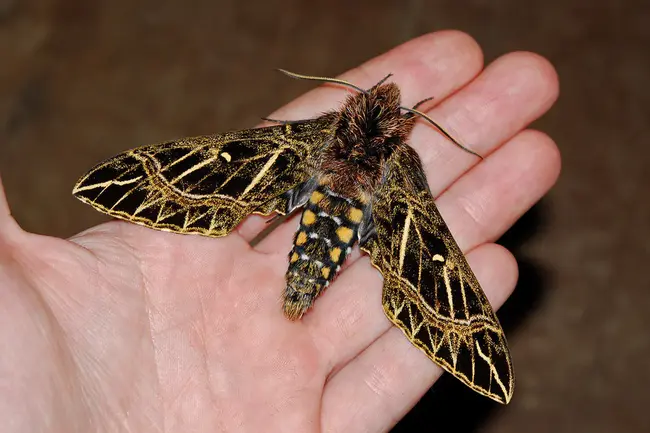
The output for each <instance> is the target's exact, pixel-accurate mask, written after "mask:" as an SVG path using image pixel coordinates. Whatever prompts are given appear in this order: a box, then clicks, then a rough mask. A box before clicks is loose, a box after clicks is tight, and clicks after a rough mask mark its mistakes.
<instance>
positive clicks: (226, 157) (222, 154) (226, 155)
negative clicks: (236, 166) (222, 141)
mask: <svg viewBox="0 0 650 433" xmlns="http://www.w3.org/2000/svg"><path fill="white" fill-rule="evenodd" d="M221 157H222V158H223V159H225V160H226V161H228V162H230V161H232V156H230V154H229V153H228V152H221Z"/></svg>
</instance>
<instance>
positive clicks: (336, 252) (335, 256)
mask: <svg viewBox="0 0 650 433" xmlns="http://www.w3.org/2000/svg"><path fill="white" fill-rule="evenodd" d="M340 257H341V249H340V248H332V249H331V250H330V259H332V261H333V262H334V263H338V262H339V258H340Z"/></svg>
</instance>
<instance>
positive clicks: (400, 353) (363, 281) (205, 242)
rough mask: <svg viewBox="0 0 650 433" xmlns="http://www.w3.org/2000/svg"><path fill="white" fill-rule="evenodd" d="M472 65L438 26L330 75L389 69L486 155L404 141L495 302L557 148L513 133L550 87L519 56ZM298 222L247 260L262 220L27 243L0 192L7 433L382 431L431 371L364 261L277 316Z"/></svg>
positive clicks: (2, 398)
mask: <svg viewBox="0 0 650 433" xmlns="http://www.w3.org/2000/svg"><path fill="white" fill-rule="evenodd" d="M481 70H482V56H481V52H480V49H479V48H478V46H477V44H476V42H474V41H473V40H472V39H471V38H470V37H469V36H467V35H465V34H462V33H459V32H453V31H446V32H439V33H434V34H430V35H425V36H422V37H420V38H417V39H414V40H412V41H410V42H407V43H405V44H403V45H401V46H399V47H397V48H395V49H393V50H391V51H390V52H388V53H386V54H384V55H382V56H380V57H378V58H375V59H373V60H371V61H369V62H368V63H366V64H364V65H363V66H361V67H359V68H357V69H355V70H353V71H350V72H348V73H346V74H344V75H343V76H342V78H344V79H346V80H349V81H351V82H353V83H355V84H356V85H359V86H361V87H364V88H368V87H370V86H372V85H373V84H375V83H376V82H377V81H379V79H381V78H382V77H383V76H384V75H385V74H386V73H388V72H392V73H394V77H393V78H394V82H396V83H397V84H398V85H399V86H400V88H401V91H402V97H403V103H404V105H407V106H409V105H412V104H413V103H415V102H416V101H417V100H419V99H422V98H423V97H426V96H430V95H434V96H435V97H436V99H435V101H434V102H432V103H429V104H427V105H426V106H424V107H422V108H423V109H424V110H425V111H426V112H427V114H428V115H429V116H431V117H432V118H433V119H434V120H436V121H437V122H439V123H440V124H441V125H444V126H445V127H446V129H447V130H448V131H450V132H451V133H452V134H454V136H455V137H456V138H458V139H459V140H460V141H461V142H463V143H467V144H468V145H470V147H471V148H472V149H473V150H476V151H477V152H479V153H480V154H482V155H483V156H485V157H486V158H485V160H483V161H481V162H480V163H478V161H477V158H476V157H474V156H472V155H469V154H466V153H464V152H462V151H461V150H459V149H458V148H456V147H455V146H453V145H452V144H451V143H450V142H449V141H447V140H446V139H444V138H443V137H441V136H440V135H439V134H437V133H436V132H435V130H433V129H432V128H431V127H429V126H427V125H426V124H422V123H423V122H419V123H418V124H417V125H416V127H415V128H414V130H413V133H412V134H411V136H410V140H409V141H410V143H411V145H412V146H413V147H414V148H415V149H416V150H417V151H418V153H419V154H420V156H421V158H422V161H423V164H424V166H425V169H426V172H427V177H428V180H429V183H430V185H431V189H432V192H433V194H434V195H435V196H439V197H438V199H437V204H438V207H439V209H440V211H441V213H442V215H443V217H444V218H445V220H446V221H447V223H448V225H449V228H450V230H451V232H452V233H453V235H454V237H455V238H456V240H457V241H458V243H459V245H460V247H461V248H462V249H463V251H464V252H465V253H466V254H467V258H468V261H469V263H470V265H471V266H472V268H473V269H474V272H475V273H476V275H477V277H478V279H479V281H480V282H481V284H482V286H483V288H484V289H485V291H486V293H487V295H488V297H489V298H490V300H491V302H492V303H493V306H494V307H495V308H496V307H498V306H499V305H501V304H502V303H503V301H504V300H505V299H506V298H507V296H508V295H509V294H510V292H511V290H512V289H513V287H514V285H515V282H516V278H517V267H516V263H515V261H514V259H513V257H512V256H511V255H510V253H508V252H507V251H506V250H504V249H503V248H502V247H499V246H496V245H494V244H492V243H491V242H492V241H494V240H495V239H496V238H497V237H498V236H499V235H500V234H502V233H503V232H504V231H505V230H506V229H507V228H508V227H509V226H510V225H512V223H513V222H514V221H515V220H516V219H517V218H518V217H519V216H520V215H521V214H522V213H524V212H525V211H526V210H527V209H528V208H530V206H532V205H533V204H534V203H535V202H536V201H537V200H539V198H540V197H541V196H542V195H543V194H545V193H546V191H547V190H548V189H549V188H550V187H551V186H552V185H553V183H554V182H555V180H556V179H557V176H558V174H559V168H560V158H559V153H558V150H557V148H556V146H555V144H554V143H553V142H552V140H551V139H549V138H548V137H547V136H545V135H544V134H542V133H540V132H536V131H530V130H524V128H526V126H527V125H528V124H529V123H530V122H532V121H533V120H535V119H536V118H538V117H539V116H540V115H542V114H543V113H544V112H545V111H547V110H548V108H549V107H550V106H551V105H552V104H553V102H554V101H555V99H556V97H557V93H558V83H557V78H556V75H555V72H554V71H553V68H552V67H551V66H550V65H549V64H548V62H547V61H545V60H544V59H542V58H540V57H539V56H537V55H534V54H531V53H513V54H508V55H506V56H503V57H501V58H499V59H497V60H496V61H495V62H493V63H492V64H491V65H489V66H488V67H487V68H486V69H485V70H483V71H482V72H481ZM342 92H345V90H342V89H341V88H339V87H337V86H323V87H321V88H319V89H317V90H315V91H313V92H310V93H309V94H307V95H305V96H304V97H301V98H299V99H298V100H297V101H294V102H293V103H291V104H289V105H288V106H287V107H285V108H283V109H282V110H280V111H279V112H277V113H275V114H274V115H273V116H271V117H273V118H283V119H297V118H305V117H310V116H312V115H313V113H318V112H322V111H325V110H327V109H331V108H332V107H336V106H337V104H338V103H339V102H340V101H341V100H342V99H343V98H342ZM434 104H435V105H434ZM125 146H128V143H127V144H125ZM296 225H297V222H296V221H295V220H292V221H290V222H288V223H286V224H284V225H282V226H281V227H279V228H278V230H276V231H275V232H273V233H272V234H271V235H270V236H269V237H267V238H266V239H265V240H264V241H262V242H261V243H260V244H258V245H257V246H256V247H255V248H251V247H250V246H249V244H248V241H249V240H250V239H251V238H252V237H254V235H255V234H256V233H257V232H259V231H260V230H261V229H262V228H263V226H264V220H263V219H262V218H261V217H251V218H249V219H247V220H246V221H245V222H244V223H243V224H242V225H240V227H239V228H238V229H237V231H236V232H234V233H232V234H231V235H230V236H228V237H225V238H220V239H209V238H204V237H201V236H183V235H175V234H170V233H164V232H159V231H154V230H149V229H146V228H143V227H140V226H136V225H133V224H129V223H125V222H117V221H112V222H109V223H106V224H102V225H100V226H97V227H94V228H91V229H89V230H87V231H85V232H83V233H81V234H79V235H77V236H75V237H73V238H72V239H70V240H63V239H57V238H51V237H46V236H39V235H35V234H30V233H26V232H24V231H22V230H21V229H20V228H19V227H18V225H17V224H16V223H15V221H14V220H13V219H12V218H11V215H10V211H9V209H8V207H7V204H6V201H5V200H4V196H3V195H0V341H1V344H2V346H1V347H2V348H3V350H2V352H3V354H2V356H1V357H0V419H2V420H3V431H5V432H25V431H34V432H36V431H48V432H76V431H83V432H87V431H138V432H149V431H152V432H160V431H198V432H203V431H205V432H218V431H238V432H247V431H252V432H258V431H267V432H296V431H300V432H320V431H322V432H344V431H345V432H348V431H354V432H380V431H387V430H389V429H390V427H391V426H392V425H394V423H396V422H397V421H398V420H399V419H400V418H401V417H402V416H403V415H404V414H405V413H406V412H407V411H408V410H409V409H410V408H411V407H412V406H413V405H414V404H415V403H416V402H417V400H418V399H419V398H420V397H421V396H422V394H423V393H424V392H426V390H427V389H428V388H429V387H430V386H431V385H432V384H433V382H434V381H435V379H436V378H437V377H438V376H439V375H440V369H439V368H438V367H436V366H435V365H434V364H433V363H431V361H429V360H428V359H427V358H426V356H425V355H424V354H422V353H421V352H420V351H419V350H417V349H416V348H414V347H413V346H411V344H410V343H409V342H408V341H407V340H406V338H404V337H403V335H402V334H401V332H400V331H399V330H397V329H396V328H394V327H391V326H390V324H389V322H388V320H387V319H386V318H385V317H384V314H383V311H382V308H381V277H380V275H379V274H378V272H377V271H376V270H374V269H373V268H372V267H371V266H370V264H369V262H368V259H367V258H365V257H364V258H361V259H359V255H358V252H357V253H353V254H352V257H351V258H350V259H349V261H348V263H347V266H346V268H345V270H344V271H343V272H342V273H341V275H340V276H339V278H338V279H337V280H336V281H335V282H334V283H333V284H332V285H331V286H330V287H329V288H328V290H327V291H326V292H325V293H324V294H323V295H322V296H321V297H320V298H319V300H318V301H317V302H316V304H315V307H314V308H313V309H312V310H311V311H310V312H309V313H308V314H306V315H305V316H304V318H303V319H302V320H301V321H299V322H290V321H288V320H287V319H285V318H284V317H283V315H282V311H281V304H280V302H279V299H280V293H281V291H282V289H283V286H284V272H285V270H286V266H287V252H288V251H289V250H290V248H291V243H292V237H293V233H294V231H295V228H296ZM515 361H516V354H515ZM515 371H516V362H515ZM514 398H515V399H516V398H517V393H516V392H515V395H514Z"/></svg>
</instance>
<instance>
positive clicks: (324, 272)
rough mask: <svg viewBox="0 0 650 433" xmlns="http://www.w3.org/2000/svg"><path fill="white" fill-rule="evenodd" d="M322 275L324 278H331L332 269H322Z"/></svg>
mask: <svg viewBox="0 0 650 433" xmlns="http://www.w3.org/2000/svg"><path fill="white" fill-rule="evenodd" d="M320 273H321V274H322V275H323V278H325V279H327V278H329V277H330V268H328V267H327V266H325V267H324V268H322V269H321V270H320Z"/></svg>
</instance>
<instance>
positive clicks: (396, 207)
mask: <svg viewBox="0 0 650 433" xmlns="http://www.w3.org/2000/svg"><path fill="white" fill-rule="evenodd" d="M372 218H373V222H374V225H375V233H374V234H373V235H372V236H370V237H369V238H368V240H367V241H366V242H365V243H364V244H362V245H361V248H362V249H363V250H365V251H366V252H368V253H369V254H370V256H371V260H372V263H373V265H374V266H375V267H376V268H377V269H379V270H380V271H381V273H382V275H383V277H384V290H383V301H382V302H383V306H384V311H385V313H386V315H387V316H388V318H389V319H390V320H391V321H392V322H393V323H394V324H395V325H397V326H398V327H399V328H401V329H402V331H403V332H404V334H405V335H406V336H407V337H408V339H409V340H410V341H411V342H412V343H413V344H414V345H415V346H417V347H418V348H420V349H421V350H422V351H424V352H425V353H426V354H427V356H428V357H429V358H431V359H432V360H433V361H434V362H436V363H437V364H438V365H440V366H441V367H442V368H443V369H445V370H446V371H448V372H449V373H451V374H452V375H454V376H456V377H457V378H458V379H460V380H461V381H462V382H463V383H465V384H466V385H467V386H469V387H470V388H472V389H473V390H475V391H477V392H478V393H480V394H483V395H485V396H487V397H490V398H492V399H494V400H496V401H499V402H501V403H508V401H509V400H510V398H511V397H512V392H513V389H514V375H513V371H512V364H511V360H510V354H509V351H508V347H507V344H506V340H505V336H504V333H503V330H502V329H501V326H500V324H499V321H498V319H497V317H496V316H495V314H494V312H493V311H492V308H491V307H490V304H489V302H488V300H487V298H486V296H485V294H484V293H483V291H482V289H481V287H480V286H479V283H478V281H477V279H476V277H475V276H474V274H473V273H472V270H471V269H470V267H469V265H468V264H467V261H466V260H465V257H464V256H463V254H462V252H461V251H460V248H459V247H458V245H457V244H456V242H455V240H454V239H453V237H452V235H451V233H450V232H449V229H448V228H447V226H446V224H445V222H444V221H443V220H442V217H441V216H440V213H439V212H438V209H437V208H436V205H435V204H434V200H433V197H432V196H431V192H430V190H429V188H428V185H427V182H426V178H425V175H424V172H423V171H422V167H421V164H420V160H419V158H418V156H417V154H416V153H415V151H414V150H412V149H411V148H410V147H408V146H406V145H403V146H402V147H401V148H400V149H399V150H398V151H396V152H395V153H394V154H393V156H392V157H391V160H390V161H389V163H388V169H387V174H386V178H385V180H384V183H383V185H382V187H381V188H380V190H379V191H378V193H377V196H376V198H375V200H374V201H373V210H372Z"/></svg>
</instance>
